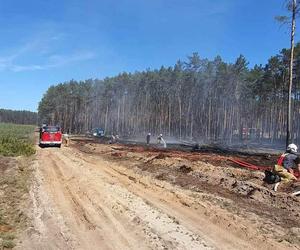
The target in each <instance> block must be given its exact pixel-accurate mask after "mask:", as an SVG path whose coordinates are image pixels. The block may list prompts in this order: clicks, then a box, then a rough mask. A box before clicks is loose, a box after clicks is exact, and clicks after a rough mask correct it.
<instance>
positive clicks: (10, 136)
mask: <svg viewBox="0 0 300 250" xmlns="http://www.w3.org/2000/svg"><path fill="white" fill-rule="evenodd" d="M34 128H35V126H32V125H17V124H9V123H0V155H3V156H20V155H25V156H30V155H32V154H34V153H35V149H34V146H33V145H34V135H33V132H34Z"/></svg>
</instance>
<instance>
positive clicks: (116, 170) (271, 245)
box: [17, 145, 300, 249]
mask: <svg viewBox="0 0 300 250" xmlns="http://www.w3.org/2000/svg"><path fill="white" fill-rule="evenodd" d="M101 147H103V148H102V149H101V150H104V151H105V150H112V149H111V148H110V146H108V145H105V146H101ZM34 164H35V165H34V169H35V176H34V180H33V184H32V188H31V191H30V197H31V208H30V212H29V216H30V217H31V218H32V226H31V227H30V228H29V229H28V230H27V231H26V232H25V233H24V234H23V236H22V238H21V241H20V243H19V244H18V246H17V249H243V248H244V249H287V248H290V249H300V248H299V245H297V244H290V243H289V242H287V241H278V240H276V239H274V238H272V237H268V232H267V233H265V234H260V233H259V231H258V228H259V227H260V226H261V225H262V224H263V222H261V221H259V220H254V219H253V218H255V217H249V218H245V217H243V216H239V214H235V212H230V211H228V209H224V208H222V207H221V206H220V204H219V202H221V203H222V204H226V202H227V200H226V198H223V197H221V196H220V197H218V196H216V195H211V194H208V193H203V192H199V191H198V192H195V191H192V190H188V189H183V188H180V187H178V186H176V185H172V184H171V183H169V182H166V181H164V180H159V179H155V178H153V177H152V176H151V175H149V174H146V173H144V172H143V171H137V170H136V169H133V168H132V169H131V168H129V167H128V166H131V165H134V164H136V162H134V160H131V159H128V158H127V160H126V161H113V160H110V159H109V158H107V157H104V156H102V155H101V153H97V154H91V153H88V152H83V151H82V150H79V149H78V148H76V147H62V148H61V149H58V148H45V149H40V148H38V149H37V159H36V161H35V163H34ZM271 226H272V225H271ZM270 230H273V229H272V228H270Z"/></svg>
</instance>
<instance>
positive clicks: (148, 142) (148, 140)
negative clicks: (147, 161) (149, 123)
mask: <svg viewBox="0 0 300 250" xmlns="http://www.w3.org/2000/svg"><path fill="white" fill-rule="evenodd" d="M150 139H151V133H148V134H147V136H146V141H147V145H149V144H150Z"/></svg>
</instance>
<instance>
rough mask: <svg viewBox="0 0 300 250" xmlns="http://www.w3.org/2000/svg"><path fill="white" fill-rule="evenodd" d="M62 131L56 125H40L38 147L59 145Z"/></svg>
mask: <svg viewBox="0 0 300 250" xmlns="http://www.w3.org/2000/svg"><path fill="white" fill-rule="evenodd" d="M61 143H62V133H61V129H60V127H58V126H42V127H41V128H40V147H44V146H57V147H59V148H60V147H61Z"/></svg>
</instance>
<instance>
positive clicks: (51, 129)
mask: <svg viewBox="0 0 300 250" xmlns="http://www.w3.org/2000/svg"><path fill="white" fill-rule="evenodd" d="M43 131H44V132H49V133H55V132H58V131H59V127H43Z"/></svg>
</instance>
